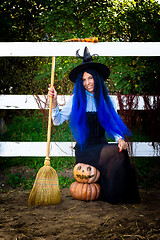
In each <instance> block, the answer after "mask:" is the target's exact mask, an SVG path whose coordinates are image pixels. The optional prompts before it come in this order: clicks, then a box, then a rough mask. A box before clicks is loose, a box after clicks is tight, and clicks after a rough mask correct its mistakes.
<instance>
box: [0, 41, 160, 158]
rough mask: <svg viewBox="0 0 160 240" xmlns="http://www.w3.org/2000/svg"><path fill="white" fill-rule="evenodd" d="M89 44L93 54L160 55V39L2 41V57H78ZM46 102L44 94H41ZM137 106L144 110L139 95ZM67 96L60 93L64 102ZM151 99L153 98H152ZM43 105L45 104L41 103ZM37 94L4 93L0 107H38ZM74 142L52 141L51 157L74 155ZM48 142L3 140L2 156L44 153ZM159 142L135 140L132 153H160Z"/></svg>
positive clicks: (0, 44) (0, 46)
mask: <svg viewBox="0 0 160 240" xmlns="http://www.w3.org/2000/svg"><path fill="white" fill-rule="evenodd" d="M85 46H87V47H88V48H89V51H90V53H91V55H92V54H95V53H96V54H98V55H99V56H160V42H98V43H85V42H65V43H64V42H1V43H0V57H11V56H12V57H26V56H30V57H33V56H47V57H48V56H75V53H76V50H77V49H80V51H79V53H80V54H81V55H83V50H84V47H85ZM40 98H41V99H43V100H44V102H45V99H46V98H45V97H44V96H40ZM139 98H140V99H139V105H138V107H137V109H144V102H143V98H142V97H139ZM112 99H113V101H114V105H115V107H116V108H117V109H119V106H118V101H117V98H116V96H112ZM65 101H67V97H66V96H65V97H64V96H59V99H58V102H59V104H60V106H61V105H63V104H64V102H65ZM151 101H152V98H151ZM42 107H43V104H42ZM37 108H38V105H37V102H36V100H35V98H34V96H30V95H26V96H24V95H1V96H0V109H37ZM74 144H75V143H70V142H51V150H50V156H74V150H73V147H74ZM46 145H47V144H46V142H0V156H2V157H8V156H10V157H11V156H12V157H13V156H45V155H46ZM159 155H160V148H159V144H158V143H157V144H156V148H155V149H154V148H153V146H152V143H150V142H141V143H139V142H135V143H133V156H136V157H138V156H141V157H145V156H149V157H152V156H159Z"/></svg>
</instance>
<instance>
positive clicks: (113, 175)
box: [75, 112, 140, 204]
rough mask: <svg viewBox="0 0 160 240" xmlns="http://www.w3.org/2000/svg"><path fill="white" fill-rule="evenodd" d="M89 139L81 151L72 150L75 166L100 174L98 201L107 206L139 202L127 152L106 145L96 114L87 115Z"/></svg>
mask: <svg viewBox="0 0 160 240" xmlns="http://www.w3.org/2000/svg"><path fill="white" fill-rule="evenodd" d="M86 120H87V122H88V126H89V136H88V137H87V141H86V144H85V147H84V149H81V148H80V146H79V145H78V144H76V146H75V156H76V163H85V164H89V165H92V166H94V167H96V168H97V169H98V170H99V171H100V179H99V181H98V183H99V184H100V185H101V196H100V199H101V200H104V201H107V202H109V203H112V204H115V203H119V202H121V203H136V202H139V201H140V197H139V192H138V186H137V180H136V174H135V170H134V167H133V166H132V165H131V163H130V160H129V156H128V152H127V150H123V151H122V152H119V149H118V145H117V144H116V143H115V144H108V142H107V139H106V137H105V130H104V128H103V127H102V126H101V125H100V123H99V121H98V117H97V113H96V112H87V113H86Z"/></svg>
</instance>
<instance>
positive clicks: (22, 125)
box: [0, 110, 152, 142]
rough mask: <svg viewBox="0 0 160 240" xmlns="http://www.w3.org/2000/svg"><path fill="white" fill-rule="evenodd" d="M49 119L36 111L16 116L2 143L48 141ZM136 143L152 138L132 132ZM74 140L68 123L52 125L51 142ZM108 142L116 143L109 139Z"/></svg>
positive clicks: (0, 137)
mask: <svg viewBox="0 0 160 240" xmlns="http://www.w3.org/2000/svg"><path fill="white" fill-rule="evenodd" d="M47 121H48V119H47V117H46V118H44V115H43V114H42V113H41V112H39V111H37V110H35V111H34V113H29V112H27V111H25V112H24V115H22V116H20V115H18V116H14V117H13V118H12V120H10V121H9V122H7V123H6V124H7V128H8V129H7V131H6V132H5V133H4V134H3V135H2V136H0V141H17V142H21V141H22V142H41V141H47ZM132 134H133V139H132V141H135V142H145V141H146V142H149V141H152V139H151V136H149V135H147V134H146V133H145V132H144V133H142V132H140V131H138V130H134V129H133V130H132ZM72 140H74V139H73V137H71V132H70V128H69V124H68V122H64V123H63V124H62V125H60V126H53V125H52V134H51V141H57V142H58V141H59V142H70V141H72ZM108 141H114V140H113V139H110V138H108Z"/></svg>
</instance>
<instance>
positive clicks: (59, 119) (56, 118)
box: [48, 85, 73, 126]
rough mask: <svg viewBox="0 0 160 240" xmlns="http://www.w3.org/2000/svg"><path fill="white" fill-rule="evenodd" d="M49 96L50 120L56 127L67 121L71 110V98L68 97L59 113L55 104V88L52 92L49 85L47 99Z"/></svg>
mask: <svg viewBox="0 0 160 240" xmlns="http://www.w3.org/2000/svg"><path fill="white" fill-rule="evenodd" d="M50 96H51V97H52V120H53V124H54V125H56V126H57V125H60V124H62V123H63V122H64V121H66V120H68V119H69V117H70V114H71V110H72V101H73V96H71V97H70V99H69V100H68V101H67V103H66V104H65V106H64V107H63V109H62V110H61V111H59V106H58V104H57V92H56V90H55V88H54V89H53V90H52V89H51V88H50V85H49V88H48V97H50Z"/></svg>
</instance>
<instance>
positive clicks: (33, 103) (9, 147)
mask: <svg viewBox="0 0 160 240" xmlns="http://www.w3.org/2000/svg"><path fill="white" fill-rule="evenodd" d="M38 98H40V99H41V101H42V102H41V103H42V107H43V108H46V109H47V108H48V101H47V96H43V95H41V96H38ZM68 98H69V96H65V95H59V96H58V104H59V106H60V108H62V106H63V105H64V104H65V103H66V101H67V100H68ZM111 98H112V101H113V103H114V106H115V108H117V110H118V109H119V104H118V99H117V97H116V95H111ZM150 101H151V102H152V101H153V97H150ZM138 103H139V104H138V105H137V110H143V109H144V101H143V98H142V97H141V96H139V101H138ZM38 108H39V107H38V104H37V100H36V96H33V95H0V109H38ZM74 145H75V143H74V142H51V144H50V156H74V148H73V147H74ZM46 146H47V143H46V142H0V156H2V157H13V156H14V157H18V156H43V157H44V156H45V154H46ZM155 146H156V148H153V146H152V143H151V142H134V143H133V156H135V157H153V156H159V153H160V147H159V145H158V143H155Z"/></svg>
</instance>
